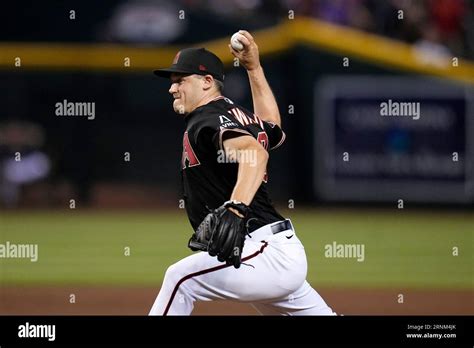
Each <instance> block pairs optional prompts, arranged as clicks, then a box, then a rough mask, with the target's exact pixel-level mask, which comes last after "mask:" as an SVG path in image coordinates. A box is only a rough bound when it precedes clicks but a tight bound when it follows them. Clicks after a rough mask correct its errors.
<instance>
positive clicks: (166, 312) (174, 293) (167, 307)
mask: <svg viewBox="0 0 474 348" xmlns="http://www.w3.org/2000/svg"><path fill="white" fill-rule="evenodd" d="M267 245H268V243H267V242H265V243H264V244H263V245H262V247H261V248H260V250H258V251H256V252H254V253H253V254H252V255H249V256H246V257H244V258H243V259H242V262H245V261H248V260H250V259H252V258H254V257H255V256H257V255H259V254H262V253H263V250H264V249H265V248H266V247H267ZM231 266H232V265H227V264H223V265H219V266H216V267H212V268H208V269H205V270H202V271H198V272H194V273H191V274H188V275H187V276H185V277H183V278H181V279H180V280H179V281H178V283H177V284H176V286H175V287H174V289H173V292H172V293H171V298H170V300H169V301H168V304H167V305H166V308H165V311H164V313H163V315H167V314H168V311H169V310H170V307H171V303H172V302H173V299H174V297H175V296H176V293H177V292H178V288H179V286H180V285H181V284H182V283H183V282H184V281H186V280H188V279H191V278H193V277H197V276H200V275H203V274H207V273H211V272H215V271H218V270H220V269H224V268H227V267H231ZM232 267H233V266H232Z"/></svg>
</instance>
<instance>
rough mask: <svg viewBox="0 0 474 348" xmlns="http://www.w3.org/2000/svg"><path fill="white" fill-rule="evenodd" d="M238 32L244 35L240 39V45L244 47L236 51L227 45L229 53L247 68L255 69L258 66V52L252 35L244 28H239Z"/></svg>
mask: <svg viewBox="0 0 474 348" xmlns="http://www.w3.org/2000/svg"><path fill="white" fill-rule="evenodd" d="M239 33H240V34H242V35H243V36H244V38H243V39H242V41H241V42H242V45H243V46H244V49H243V50H242V51H236V50H234V49H233V48H232V46H231V45H229V50H230V53H232V54H233V55H234V57H236V58H238V59H239V61H240V63H241V64H242V65H243V66H244V67H245V69H247V70H249V71H250V70H255V69H257V68H259V67H260V57H259V53H258V46H257V44H256V43H255V40H254V39H253V36H252V35H250V33H249V32H248V31H246V30H239Z"/></svg>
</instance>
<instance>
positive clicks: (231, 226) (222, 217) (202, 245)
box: [188, 201, 249, 268]
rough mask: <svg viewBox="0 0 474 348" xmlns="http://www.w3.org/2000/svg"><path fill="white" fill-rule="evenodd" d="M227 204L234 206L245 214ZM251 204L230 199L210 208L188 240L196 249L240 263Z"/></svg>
mask: <svg viewBox="0 0 474 348" xmlns="http://www.w3.org/2000/svg"><path fill="white" fill-rule="evenodd" d="M228 208H234V209H235V210H237V211H238V212H239V213H240V214H241V215H242V216H243V217H240V216H238V215H237V214H235V213H234V212H232V211H230V210H229V209H228ZM248 212H249V207H248V206H247V205H245V204H243V203H240V202H235V201H227V202H225V203H224V204H223V205H222V206H220V207H219V208H217V209H215V210H214V211H212V212H210V213H209V214H208V215H207V216H206V217H205V218H204V220H203V221H202V222H201V224H200V225H199V226H198V228H197V230H196V231H195V232H194V234H193V235H192V237H191V239H190V240H189V243H188V247H189V248H190V249H191V250H193V251H198V250H201V251H207V252H208V253H209V255H211V256H217V259H218V260H219V261H221V262H224V261H225V262H226V263H227V264H231V265H233V266H234V267H235V268H239V267H240V263H241V256H242V249H243V247H244V242H245V235H246V234H247V227H246V222H247V216H248Z"/></svg>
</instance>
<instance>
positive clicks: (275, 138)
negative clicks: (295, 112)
mask: <svg viewBox="0 0 474 348" xmlns="http://www.w3.org/2000/svg"><path fill="white" fill-rule="evenodd" d="M262 123H263V128H264V129H263V130H264V131H265V133H267V136H268V150H275V149H276V148H277V147H280V146H281V144H283V142H284V141H285V139H286V134H285V132H283V130H282V129H281V128H280V127H279V126H278V125H276V124H274V123H271V122H266V121H262Z"/></svg>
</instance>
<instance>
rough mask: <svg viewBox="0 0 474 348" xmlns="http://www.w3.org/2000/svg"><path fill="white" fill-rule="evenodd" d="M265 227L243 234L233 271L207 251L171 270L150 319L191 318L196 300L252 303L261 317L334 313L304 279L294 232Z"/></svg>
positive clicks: (304, 267) (301, 249)
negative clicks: (181, 316)
mask: <svg viewBox="0 0 474 348" xmlns="http://www.w3.org/2000/svg"><path fill="white" fill-rule="evenodd" d="M272 225H273V224H269V225H266V226H263V227H261V228H259V229H258V230H256V231H254V232H252V233H251V237H249V236H247V238H246V240H245V245H244V249H243V252H242V265H241V266H240V268H238V269H236V268H234V267H233V266H231V265H230V266H228V265H226V264H225V263H222V262H219V261H218V260H217V258H216V257H211V256H209V254H208V253H206V252H198V253H195V254H193V255H191V256H188V257H186V258H184V259H182V260H181V261H179V262H177V263H175V264H174V265H172V266H170V267H169V268H168V270H167V271H166V274H165V278H164V281H163V285H162V287H161V290H160V293H159V294H158V297H157V298H156V300H155V303H154V304H153V307H152V308H151V310H150V313H149V315H189V314H191V312H192V310H193V308H194V302H195V301H212V300H234V301H241V302H247V303H251V304H252V305H253V306H254V307H255V308H256V309H257V311H259V312H260V313H261V314H263V315H336V313H334V312H333V311H332V310H331V308H329V307H328V305H327V304H326V303H325V302H324V300H323V299H322V298H321V296H320V295H319V294H318V293H317V292H316V291H315V290H314V289H313V288H312V287H311V286H310V285H309V284H308V282H307V281H306V280H305V279H306V272H307V261H306V254H305V251H304V247H303V245H302V244H301V242H300V240H299V239H298V237H297V236H296V235H295V232H294V230H292V229H290V230H287V231H283V232H280V233H278V234H272V232H271V226H272Z"/></svg>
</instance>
